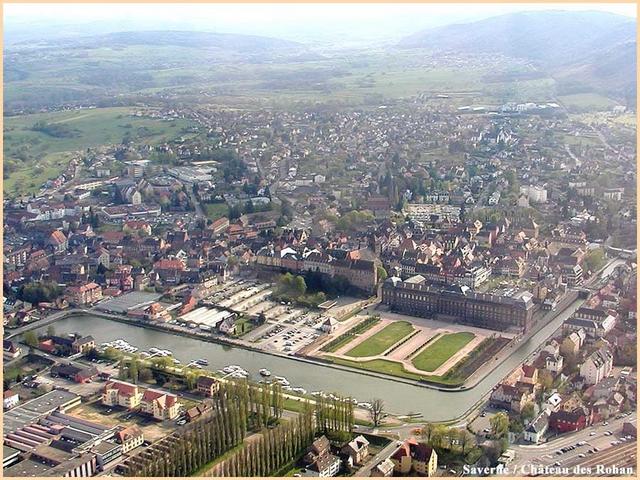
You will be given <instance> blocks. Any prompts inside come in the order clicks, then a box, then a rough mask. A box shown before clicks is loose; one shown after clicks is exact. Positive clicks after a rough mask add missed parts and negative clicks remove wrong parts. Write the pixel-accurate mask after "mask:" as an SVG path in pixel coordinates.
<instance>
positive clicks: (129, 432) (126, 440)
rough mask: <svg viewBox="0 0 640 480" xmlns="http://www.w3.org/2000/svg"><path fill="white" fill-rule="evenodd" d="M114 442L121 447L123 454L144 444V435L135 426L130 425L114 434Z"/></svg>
mask: <svg viewBox="0 0 640 480" xmlns="http://www.w3.org/2000/svg"><path fill="white" fill-rule="evenodd" d="M116 442H118V443H119V444H120V445H122V453H123V454H125V453H127V452H129V451H131V450H133V449H134V448H136V447H139V446H140V445H142V444H143V443H144V434H143V433H142V430H140V428H139V427H138V426H137V425H131V426H128V427H125V428H123V429H122V430H119V431H118V433H116Z"/></svg>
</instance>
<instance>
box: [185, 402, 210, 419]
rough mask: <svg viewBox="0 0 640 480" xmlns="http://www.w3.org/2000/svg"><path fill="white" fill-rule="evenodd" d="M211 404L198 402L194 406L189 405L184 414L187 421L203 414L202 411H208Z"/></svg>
mask: <svg viewBox="0 0 640 480" xmlns="http://www.w3.org/2000/svg"><path fill="white" fill-rule="evenodd" d="M211 408H212V407H211V405H210V404H205V403H199V404H198V405H196V406H195V407H191V408H189V409H188V410H187V411H186V412H185V415H186V417H187V421H188V422H193V421H194V420H195V419H196V418H198V417H200V416H201V415H203V414H204V413H206V412H208V411H210V410H211Z"/></svg>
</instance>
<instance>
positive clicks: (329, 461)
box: [304, 435, 340, 477]
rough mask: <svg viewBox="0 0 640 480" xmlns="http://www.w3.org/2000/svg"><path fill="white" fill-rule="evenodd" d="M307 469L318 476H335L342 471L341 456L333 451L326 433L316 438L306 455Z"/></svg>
mask: <svg viewBox="0 0 640 480" xmlns="http://www.w3.org/2000/svg"><path fill="white" fill-rule="evenodd" d="M304 462H305V463H306V464H307V467H306V468H307V470H309V471H310V472H313V475H314V476H316V475H317V476H318V477H334V476H336V474H337V473H338V472H339V471H340V458H338V457H337V456H335V455H333V454H332V453H331V445H330V443H329V439H328V438H327V437H325V436H324V435H323V436H321V437H320V438H317V439H316V440H314V442H313V443H312V444H311V446H310V447H309V450H308V451H307V453H306V454H305V456H304Z"/></svg>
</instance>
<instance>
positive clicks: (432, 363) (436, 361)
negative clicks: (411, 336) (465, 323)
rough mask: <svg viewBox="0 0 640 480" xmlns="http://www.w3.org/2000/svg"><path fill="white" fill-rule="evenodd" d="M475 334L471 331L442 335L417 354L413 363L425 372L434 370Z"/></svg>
mask: <svg viewBox="0 0 640 480" xmlns="http://www.w3.org/2000/svg"><path fill="white" fill-rule="evenodd" d="M474 337H475V335H474V334H473V333H469V332H459V333H449V334H446V335H443V336H441V337H440V338H438V339H437V340H436V341H435V342H433V343H432V344H431V345H429V346H428V347H427V348H425V349H424V350H422V352H420V353H419V354H418V355H416V356H415V357H414V358H413V360H412V363H413V365H414V366H415V367H416V368H418V369H420V370H422V371H425V372H433V371H434V370H436V369H437V368H438V367H440V366H441V365H442V364H443V363H444V362H446V361H447V360H449V359H450V358H451V356H452V355H454V354H455V353H456V352H458V351H459V350H460V349H461V348H462V347H464V346H465V345H466V344H467V343H469V342H470V341H471V340H473V339H474Z"/></svg>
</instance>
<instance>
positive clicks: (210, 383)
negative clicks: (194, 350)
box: [196, 375, 220, 397]
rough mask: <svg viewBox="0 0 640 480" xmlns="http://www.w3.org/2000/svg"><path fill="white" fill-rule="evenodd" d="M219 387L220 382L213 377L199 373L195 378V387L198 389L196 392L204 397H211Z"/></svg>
mask: <svg viewBox="0 0 640 480" xmlns="http://www.w3.org/2000/svg"><path fill="white" fill-rule="evenodd" d="M219 388H220V383H219V382H218V380H216V379H215V378H213V377H207V376H205V375H200V376H199V377H198V379H197V380H196V389H197V390H198V393H200V394H202V395H204V396H205V397H213V396H214V395H215V394H216V392H217V391H218V389H219Z"/></svg>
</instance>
